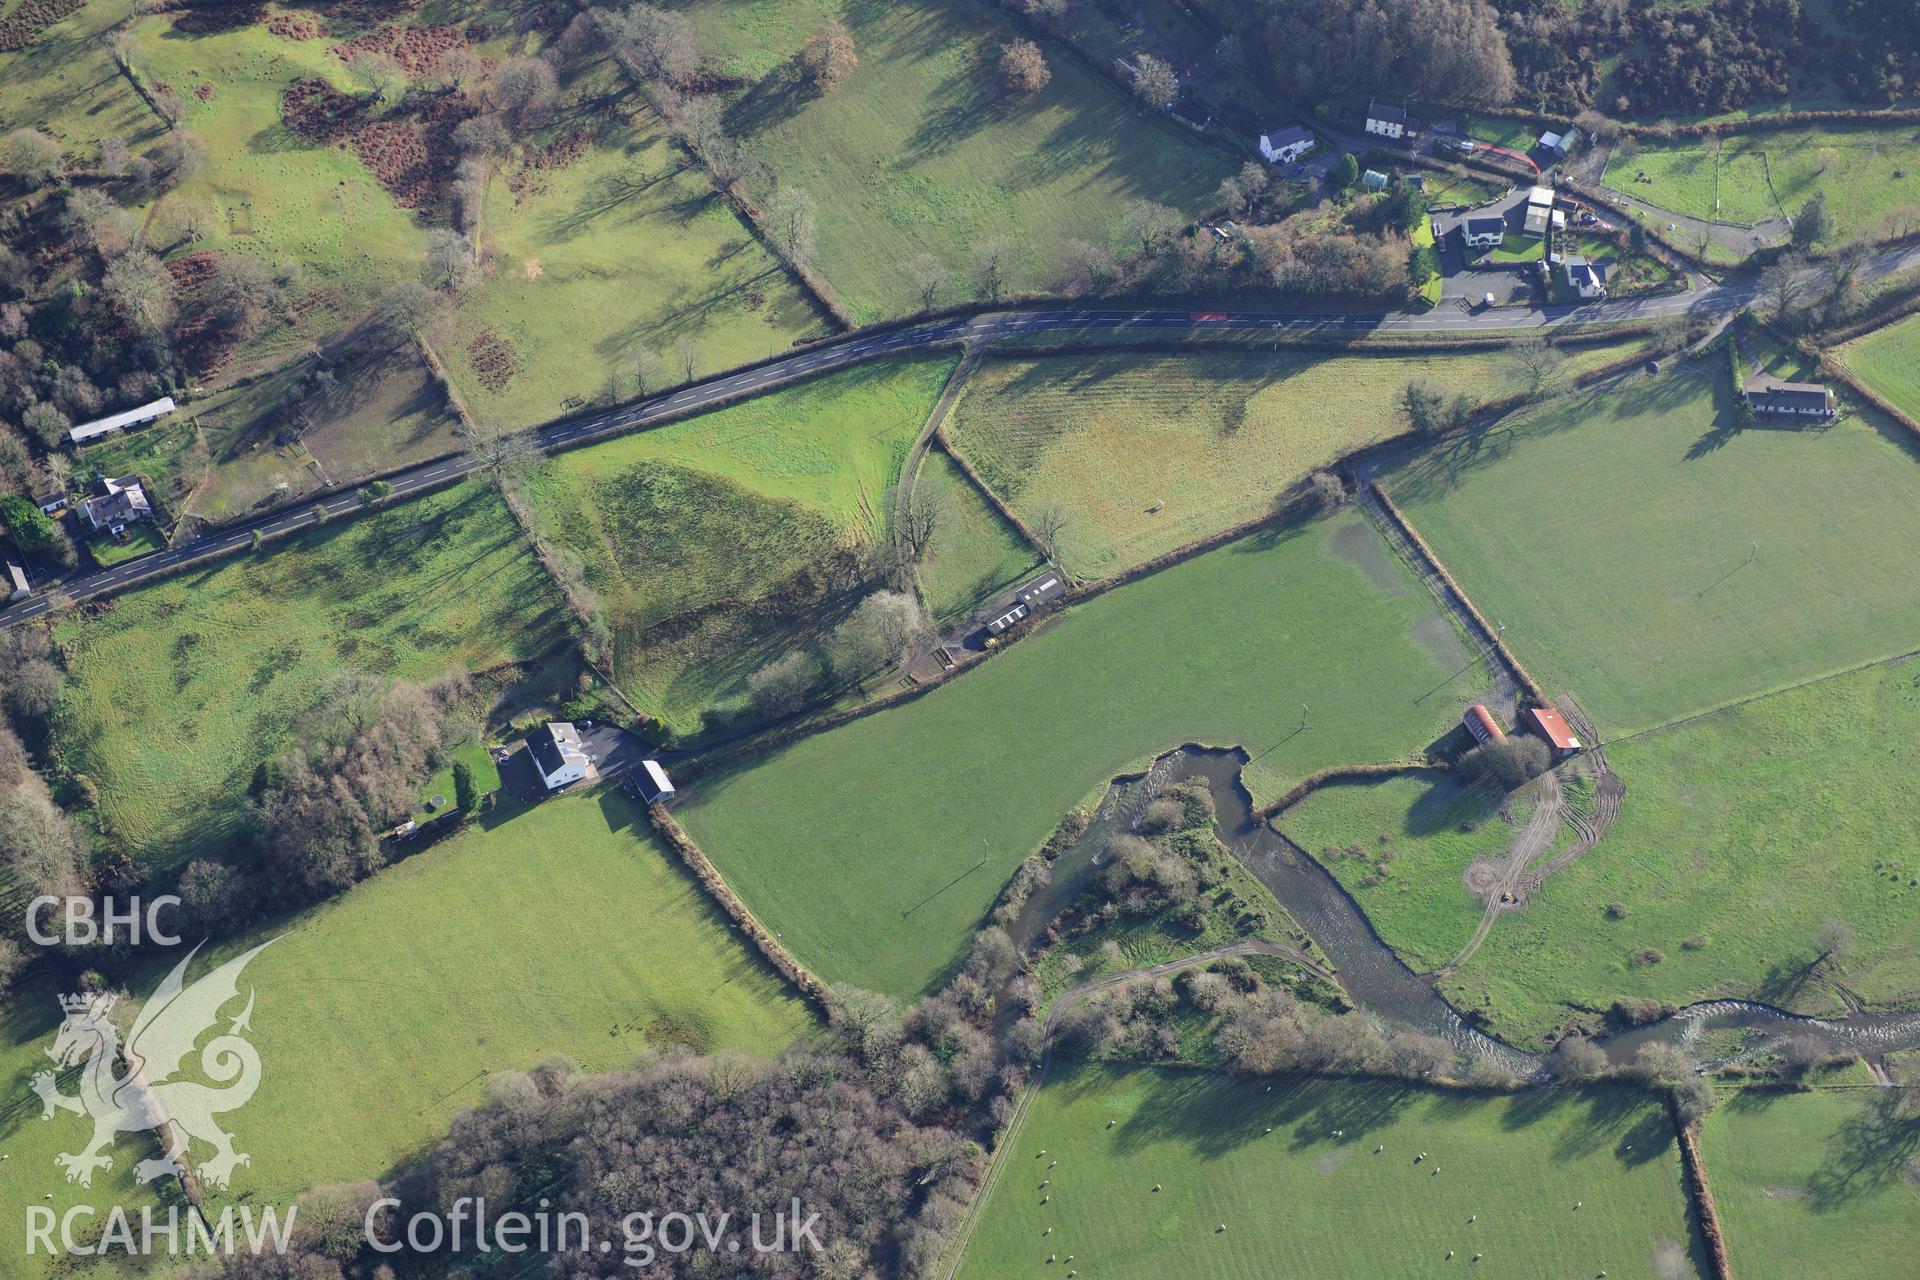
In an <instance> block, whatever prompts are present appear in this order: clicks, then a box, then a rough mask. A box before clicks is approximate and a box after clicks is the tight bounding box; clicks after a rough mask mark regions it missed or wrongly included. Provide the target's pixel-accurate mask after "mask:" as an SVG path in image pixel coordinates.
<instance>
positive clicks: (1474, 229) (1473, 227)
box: [1467, 218, 1507, 236]
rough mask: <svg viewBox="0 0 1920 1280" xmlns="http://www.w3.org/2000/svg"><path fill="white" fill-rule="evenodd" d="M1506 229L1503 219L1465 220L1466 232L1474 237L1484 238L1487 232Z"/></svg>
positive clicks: (1505, 222) (1505, 221)
mask: <svg viewBox="0 0 1920 1280" xmlns="http://www.w3.org/2000/svg"><path fill="white" fill-rule="evenodd" d="M1506 229H1507V220H1506V219H1505V218H1468V219H1467V230H1468V231H1469V232H1471V233H1472V234H1473V235H1476V236H1484V235H1487V234H1488V233H1489V232H1494V231H1505V230H1506Z"/></svg>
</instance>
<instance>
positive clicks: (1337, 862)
mask: <svg viewBox="0 0 1920 1280" xmlns="http://www.w3.org/2000/svg"><path fill="white" fill-rule="evenodd" d="M1532 810H1533V799H1532V796H1531V794H1530V793H1529V792H1526V791H1521V792H1516V793H1514V794H1513V795H1511V796H1503V795H1499V794H1497V793H1495V792H1491V791H1488V790H1486V789H1484V788H1481V787H1476V786H1466V785H1463V784H1462V783H1460V782H1459V781H1458V780H1457V779H1456V778H1455V777H1454V776H1453V775H1451V774H1448V773H1440V772H1432V773H1424V774H1419V775H1415V776H1408V777H1400V778H1388V779H1385V780H1383V781H1380V782H1361V783H1341V784H1339V785H1336V786H1329V787H1322V788H1321V789H1320V790H1318V791H1315V792H1314V793H1313V794H1312V795H1310V796H1308V797H1307V798H1306V799H1305V800H1303V801H1301V802H1300V803H1299V804H1297V805H1295V806H1294V807H1293V808H1291V809H1288V810H1287V811H1286V812H1285V813H1283V814H1282V815H1280V817H1279V818H1278V819H1276V820H1275V823H1274V825H1275V826H1276V827H1278V828H1279V830H1280V832H1281V834H1282V835H1285V836H1286V837H1287V838H1288V839H1289V840H1291V841H1293V842H1294V843H1295V844H1297V845H1299V846H1300V847H1301V848H1302V849H1305V850H1306V851H1307V852H1308V853H1310V854H1312V855H1313V856H1314V858H1315V859H1316V860H1318V861H1319V863H1320V864H1321V865H1322V866H1324V867H1325V868H1326V869H1327V870H1328V871H1330V872H1332V873H1333V877H1334V879H1336V880H1338V881H1339V882H1340V883H1341V885H1342V886H1344V887H1345V889H1346V890H1347V892H1348V893H1350V894H1352V895H1353V900H1354V901H1355V902H1357V903H1359V904H1360V909H1361V910H1362V911H1364V912H1365V913H1366V916H1367V921H1368V923H1369V924H1371V925H1372V926H1373V928H1374V930H1375V931H1376V932H1377V933H1379V935H1380V937H1381V939H1382V940H1383V941H1385V942H1386V944H1387V945H1388V946H1390V947H1392V948H1393V949H1394V952H1395V953H1396V954H1397V955H1399V957H1400V958H1401V959H1402V960H1404V961H1405V962H1406V963H1407V966H1408V967H1409V968H1411V969H1413V970H1414V971H1415V972H1419V973H1427V972H1431V971H1432V970H1434V969H1437V968H1439V967H1440V966H1441V965H1442V964H1445V963H1446V962H1447V960H1448V959H1449V958H1451V957H1452V956H1453V954H1454V953H1455V952H1456V951H1458V950H1459V949H1460V947H1461V945H1462V944H1464V943H1465V942H1466V941H1467V939H1468V937H1469V936H1470V935H1471V934H1472V933H1473V929H1474V926H1475V925H1477V924H1478V923H1479V922H1480V916H1481V912H1482V910H1483V908H1482V905H1481V902H1480V899H1479V898H1477V897H1475V896H1474V895H1473V894H1472V893H1469V892H1468V891H1467V889H1466V886H1465V885H1464V884H1463V883H1462V882H1461V876H1462V875H1463V873H1465V871H1466V870H1467V868H1468V867H1469V866H1471V865H1472V864H1473V863H1475V862H1476V861H1479V860H1481V859H1495V858H1500V857H1503V856H1504V855H1505V854H1506V852H1507V849H1508V847H1509V846H1510V845H1511V844H1512V843H1513V839H1514V837H1515V836H1516V835H1518V834H1519V832H1520V828H1521V827H1522V826H1523V825H1525V823H1526V820H1527V815H1528V814H1529V813H1531V812H1532Z"/></svg>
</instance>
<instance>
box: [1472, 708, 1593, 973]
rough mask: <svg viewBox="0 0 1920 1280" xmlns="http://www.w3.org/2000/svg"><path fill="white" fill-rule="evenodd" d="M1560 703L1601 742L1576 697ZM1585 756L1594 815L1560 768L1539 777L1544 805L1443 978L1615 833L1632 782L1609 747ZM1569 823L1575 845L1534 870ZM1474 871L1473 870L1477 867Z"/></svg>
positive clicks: (1586, 734)
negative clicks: (1580, 807)
mask: <svg viewBox="0 0 1920 1280" xmlns="http://www.w3.org/2000/svg"><path fill="white" fill-rule="evenodd" d="M1556 705H1557V706H1558V707H1559V708H1560V711H1561V714H1562V715H1564V716H1565V717H1566V720H1567V723H1568V724H1569V725H1571V726H1572V727H1573V730H1574V732H1575V733H1576V734H1578V735H1579V737H1580V740H1581V741H1582V742H1596V743H1597V742H1598V741H1599V739H1598V737H1597V736H1596V735H1595V734H1594V731H1593V725H1592V723H1591V722H1590V721H1588V719H1587V718H1586V716H1585V715H1583V714H1582V713H1581V711H1580V708H1579V707H1577V706H1575V705H1574V703H1573V700H1572V699H1571V698H1561V699H1559V700H1558V702H1557V703H1556ZM1579 758H1580V760H1581V761H1582V762H1583V763H1584V764H1585V765H1586V766H1588V767H1590V768H1591V769H1592V770H1593V771H1594V789H1593V791H1594V795H1593V812H1592V813H1590V814H1582V813H1576V812H1575V811H1574V810H1573V807H1572V806H1571V805H1569V804H1568V803H1567V800H1566V792H1565V791H1564V790H1563V789H1562V787H1561V785H1560V771H1559V770H1557V769H1556V770H1553V771H1550V772H1548V773H1543V774H1541V775H1540V777H1539V778H1537V779H1535V785H1536V786H1539V787H1541V793H1540V803H1539V804H1538V805H1537V806H1536V807H1535V808H1534V811H1533V814H1532V816H1531V817H1530V818H1528V819H1527V825H1526V826H1525V827H1523V828H1521V830H1520V833H1519V834H1518V835H1517V836H1515V837H1514V839H1513V844H1512V845H1511V846H1509V847H1508V850H1507V857H1506V861H1505V863H1504V864H1503V865H1502V867H1501V868H1500V873H1499V875H1498V877H1497V879H1496V880H1495V881H1494V883H1493V884H1492V885H1491V886H1489V887H1487V888H1485V889H1484V890H1481V892H1483V893H1484V895H1485V898H1486V911H1485V912H1484V913H1483V914H1482V915H1481V917H1480V924H1479V926H1478V927H1476V928H1475V929H1474V931H1473V936H1472V937H1470V938H1468V939H1467V942H1466V945H1465V946H1463V947H1461V948H1460V950H1459V952H1458V953H1457V954H1455V956H1454V957H1453V959H1451V960H1449V961H1447V962H1446V963H1445V964H1443V965H1441V966H1440V968H1439V970H1438V971H1437V973H1438V975H1439V976H1445V975H1447V974H1450V973H1453V972H1455V971H1457V970H1458V969H1459V968H1460V966H1461V965H1464V964H1465V963H1466V962H1467V961H1468V960H1471V959H1472V958H1473V953H1474V952H1476V951H1478V950H1479V949H1480V944H1481V943H1483V942H1485V941H1486V940H1487V935H1488V934H1489V933H1491V932H1492V931H1493V925H1494V922H1495V921H1496V920H1497V919H1499V917H1500V913H1501V912H1503V911H1513V910H1516V909H1518V908H1520V907H1524V906H1525V905H1526V904H1527V899H1528V898H1530V897H1532V896H1533V895H1534V894H1536V893H1538V892H1540V888H1541V886H1542V885H1544V884H1546V882H1547V877H1548V876H1551V875H1553V874H1554V873H1555V872H1557V871H1564V870H1566V868H1568V867H1570V866H1572V865H1573V863H1574V862H1575V861H1576V860H1578V859H1579V858H1581V857H1584V856H1585V855H1586V854H1587V853H1588V852H1590V851H1591V850H1592V849H1593V847H1594V846H1595V845H1597V844H1599V843H1600V842H1601V841H1602V840H1603V839H1605V838H1606V835H1607V832H1608V831H1610V830H1612V829H1613V824H1614V822H1615V820H1617V819H1618V818H1619V816H1620V802H1621V800H1622V799H1624V798H1625V796H1626V794H1627V788H1626V784H1625V783H1623V782H1621V781H1620V779H1619V777H1618V776H1617V775H1616V774H1615V773H1614V772H1613V770H1612V768H1610V767H1609V766H1608V764H1607V753H1606V751H1605V750H1604V749H1603V748H1601V747H1599V746H1595V747H1593V748H1591V749H1589V750H1588V751H1587V752H1585V753H1584V754H1583V755H1581V756H1580V757H1579ZM1563 823H1571V824H1572V826H1573V829H1574V834H1575V838H1574V841H1573V843H1572V844H1570V845H1568V846H1567V847H1566V848H1565V849H1563V850H1561V851H1560V852H1559V853H1557V854H1555V855H1554V856H1553V858H1552V860H1551V861H1549V862H1547V863H1546V864H1545V865H1544V866H1537V867H1536V866H1534V864H1535V863H1536V862H1537V861H1538V860H1539V858H1540V855H1542V854H1543V853H1545V852H1546V851H1547V850H1548V849H1550V848H1552V847H1553V842H1554V840H1555V839H1557V838H1558V837H1559V835H1560V828H1561V825H1562V824H1563ZM1529 868H1531V869H1529ZM1468 870H1469V872H1471V871H1472V870H1473V869H1472V868H1468Z"/></svg>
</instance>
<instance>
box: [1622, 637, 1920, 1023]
mask: <svg viewBox="0 0 1920 1280" xmlns="http://www.w3.org/2000/svg"><path fill="white" fill-rule="evenodd" d="M1914 658H1920V649H1908V650H1906V651H1905V652H1903V653H1890V654H1887V655H1885V656H1884V657H1879V658H1869V659H1867V660H1866V661H1865V662H1856V663H1854V664H1853V665H1852V666H1850V667H1841V668H1839V669H1838V670H1836V671H1823V672H1821V673H1820V674H1818V675H1811V676H1808V677H1807V678H1806V679H1804V680H1795V681H1793V682H1792V683H1790V684H1783V685H1780V686H1778V687H1776V688H1772V689H1762V690H1761V691H1760V692H1758V693H1749V694H1746V695H1745V696H1743V697H1739V698H1734V699H1733V700H1731V701H1729V702H1723V703H1721V704H1720V705H1719V706H1717V707H1707V708H1706V709H1704V710H1701V711H1695V712H1693V713H1691V714H1690V715H1684V716H1681V717H1680V718H1679V719H1677V720H1669V721H1667V722H1666V723H1665V724H1656V725H1652V726H1649V727H1648V728H1645V729H1635V730H1634V731H1633V732H1631V733H1623V734H1620V735H1618V736H1617V737H1612V738H1608V739H1607V740H1606V741H1604V742H1602V741H1600V740H1599V739H1598V738H1595V740H1594V744H1593V745H1594V746H1595V747H1596V748H1600V749H1604V748H1606V747H1610V746H1612V745H1613V744H1614V743H1616V742H1635V741H1638V740H1639V739H1641V738H1650V737H1652V736H1653V735H1654V734H1656V733H1666V732H1668V731H1669V730H1672V729H1684V728H1686V727H1687V726H1688V725H1690V724H1693V723H1694V722H1696V721H1699V720H1706V719H1708V718H1710V717H1712V716H1717V715H1720V714H1722V713H1723V712H1727V711H1736V710H1738V709H1739V708H1741V707H1746V706H1751V705H1752V704H1754V703H1756V702H1762V701H1765V700H1766V699H1768V698H1777V697H1779V696H1780V695H1781V694H1783V693H1792V692H1793V691H1794V690H1796V689H1806V688H1809V687H1811V686H1813V685H1816V684H1825V683H1826V682H1827V681H1829V680H1839V679H1841V678H1842V677H1845V676H1851V675H1858V674H1859V673H1860V672H1862V671H1871V670H1873V669H1874V668H1875V667H1891V666H1894V665H1896V664H1898V663H1902V662H1909V661H1911V660H1913V659H1914ZM1796 1016H1802V1015H1796Z"/></svg>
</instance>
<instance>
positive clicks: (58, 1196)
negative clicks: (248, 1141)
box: [0, 970, 244, 1278]
mask: <svg viewBox="0 0 1920 1280" xmlns="http://www.w3.org/2000/svg"><path fill="white" fill-rule="evenodd" d="M63 994H66V988H65V987H60V988H57V989H56V987H55V985H54V983H53V981H52V980H51V979H50V978H49V977H48V976H47V975H46V974H45V972H44V970H43V971H41V972H40V973H37V974H34V975H32V976H30V977H23V978H22V980H21V981H20V983H19V984H18V985H17V986H15V987H14V988H13V989H12V991H10V992H9V993H8V1000H7V1009H6V1018H5V1022H4V1024H3V1025H0V1090H4V1092H3V1093H0V1098H4V1099H5V1101H4V1104H3V1105H0V1149H3V1150H4V1151H5V1152H6V1155H7V1159H5V1160H4V1161H0V1204H5V1205H7V1206H8V1212H7V1213H4V1214H0V1275H5V1276H8V1277H10V1278H11V1277H27V1276H35V1277H38V1276H68V1275H72V1274H73V1268H71V1267H70V1266H62V1265H61V1262H62V1260H60V1259H55V1258H51V1257H49V1256H48V1255H47V1254H46V1253H45V1251H44V1250H40V1251H36V1252H35V1253H34V1254H32V1255H29V1254H28V1252H27V1246H28V1239H27V1234H26V1228H27V1218H26V1214H27V1206H29V1205H45V1206H46V1207H47V1208H49V1209H51V1210H53V1212H54V1213H55V1214H56V1215H64V1214H65V1213H67V1211H68V1210H70V1209H73V1208H75V1207H77V1206H83V1205H84V1206H91V1207H93V1208H94V1209H95V1211H96V1212H97V1213H99V1214H102V1215H104V1214H105V1213H106V1212H107V1211H108V1208H109V1206H112V1205H122V1206H125V1209H126V1212H127V1213H128V1214H130V1215H131V1216H132V1219H133V1221H134V1222H135V1224H136V1225H137V1224H138V1222H139V1219H140V1210H141V1208H142V1207H145V1206H152V1207H153V1208H154V1210H155V1213H156V1214H157V1215H158V1217H159V1220H161V1221H164V1220H165V1212H166V1210H165V1206H167V1205H179V1206H181V1209H182V1213H183V1216H184V1212H185V1205H186V1202H185V1201H184V1200H183V1199H182V1198H181V1197H180V1194H179V1191H178V1189H177V1188H174V1187H162V1186H160V1185H158V1184H155V1183H141V1182H137V1181H135V1180H134V1176H133V1168H134V1164H135V1163H136V1161H138V1160H143V1159H145V1158H146V1157H147V1156H148V1155H150V1154H151V1152H150V1150H149V1149H147V1148H145V1147H144V1146H143V1147H139V1148H136V1146H135V1142H136V1139H134V1138H132V1137H127V1136H123V1137H122V1139H121V1145H120V1147H119V1148H118V1150H117V1152H116V1153H115V1154H116V1156H117V1157H118V1158H117V1159H115V1161H114V1164H113V1168H111V1169H108V1170H103V1171H101V1172H98V1173H95V1174H94V1177H93V1185H92V1186H91V1187H82V1186H80V1185H78V1184H76V1183H71V1182H68V1181H67V1179H66V1171H65V1170H64V1169H62V1168H61V1167H60V1166H58V1165H56V1164H55V1163H54V1157H55V1156H56V1155H58V1154H60V1153H61V1152H73V1151H78V1150H80V1148H81V1147H82V1145H84V1144H85V1142H86V1140H87V1138H88V1136H89V1135H90V1133H91V1132H92V1128H91V1126H90V1125H89V1124H88V1123H87V1122H86V1121H85V1120H83V1119H82V1118H81V1117H79V1116H76V1115H73V1114H71V1113H70V1112H65V1111H60V1112H56V1113H55V1116H56V1118H55V1119H52V1120H42V1119H41V1118H40V1099H39V1098H38V1097H37V1096H35V1094H34V1093H33V1091H32V1087H31V1085H30V1083H29V1082H30V1081H31V1079H32V1077H33V1076H34V1074H35V1073H37V1072H40V1071H45V1070H49V1069H51V1068H52V1067H53V1065H54V1064H53V1060H52V1059H50V1058H48V1057H47V1050H48V1049H49V1048H51V1047H52V1046H53V1041H54V1035H55V1033H56V1032H57V1031H58V1029H59V1026H60V1020H61V1011H60V999H59V998H60V996H61V995H63ZM60 1085H61V1088H62V1090H63V1091H64V1092H65V1093H67V1094H69V1095H71V1094H73V1093H74V1092H75V1084H74V1081H73V1080H72V1079H69V1078H67V1077H65V1076H63V1077H62V1078H61V1080H60ZM242 1172H243V1173H244V1170H243V1171H242ZM75 1225H76V1234H79V1233H80V1232H82V1231H84V1229H85V1227H86V1226H87V1225H89V1224H88V1223H87V1221H86V1220H85V1219H84V1218H76V1220H75ZM92 1225H93V1226H94V1227H95V1228H96V1229H98V1228H99V1227H100V1226H102V1225H104V1223H103V1221H102V1220H101V1219H100V1218H95V1219H94V1220H93V1222H92ZM55 1239H56V1241H57V1240H58V1236H57V1235H56V1237H55ZM168 1271H169V1268H167V1267H166V1266H164V1265H161V1266H155V1267H151V1268H149V1267H141V1266H135V1265H133V1264H132V1263H131V1262H129V1261H128V1260H127V1259H125V1258H117V1259H115V1261H114V1263H113V1264H112V1269H111V1271H110V1272H109V1271H106V1270H105V1269H102V1270H101V1271H100V1272H99V1273H97V1274H102V1275H106V1274H110V1275H113V1276H116V1277H123V1276H132V1275H149V1274H155V1275H162V1274H167V1273H168Z"/></svg>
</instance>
